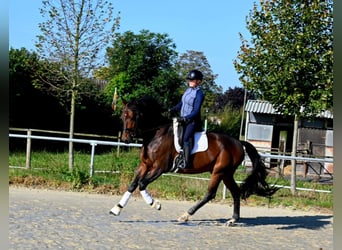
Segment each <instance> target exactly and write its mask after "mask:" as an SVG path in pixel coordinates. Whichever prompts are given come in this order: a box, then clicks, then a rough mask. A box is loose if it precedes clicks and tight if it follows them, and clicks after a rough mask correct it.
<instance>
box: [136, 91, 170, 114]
mask: <svg viewBox="0 0 342 250" xmlns="http://www.w3.org/2000/svg"><path fill="white" fill-rule="evenodd" d="M130 103H131V105H134V106H135V107H136V109H137V110H139V112H141V113H143V114H144V115H148V114H149V113H153V115H154V116H155V115H161V114H162V112H163V110H164V109H163V108H162V106H161V105H160V104H159V102H158V101H157V100H156V99H155V98H153V97H152V96H149V95H144V96H142V97H140V98H138V99H135V100H133V101H132V102H130Z"/></svg>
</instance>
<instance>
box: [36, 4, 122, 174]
mask: <svg viewBox="0 0 342 250" xmlns="http://www.w3.org/2000/svg"><path fill="white" fill-rule="evenodd" d="M42 4H43V7H42V8H41V9H40V13H41V15H42V16H43V18H44V19H45V21H44V22H42V23H40V24H39V28H40V30H41V33H42V34H41V35H39V36H38V42H37V44H36V46H37V49H38V52H39V54H40V56H42V57H43V58H44V59H45V60H46V61H47V62H46V64H45V65H46V69H45V70H49V71H51V74H52V75H54V76H55V78H56V80H57V83H60V84H56V81H50V79H44V78H42V79H41V84H37V86H43V85H45V86H48V89H49V90H51V91H55V93H56V95H57V96H59V98H60V99H62V100H63V99H66V100H70V111H69V112H70V126H69V132H70V135H69V137H70V139H72V138H73V135H74V120H75V106H76V102H77V98H78V97H79V96H80V95H81V94H82V91H83V90H84V89H82V85H83V84H84V79H86V78H88V77H89V76H91V74H92V73H93V69H94V68H96V67H99V65H100V64H101V61H100V60H99V59H98V56H99V55H101V51H102V49H103V48H104V46H106V45H107V44H108V42H110V40H111V39H112V38H113V37H114V35H115V32H114V31H115V29H116V28H117V27H118V25H119V20H120V19H119V18H116V19H115V18H113V6H112V4H111V3H109V2H107V1H106V0H96V1H93V0H77V1H74V0H54V1H47V0H43V1H42ZM51 62H53V63H54V64H51ZM46 84H47V85H46ZM73 163H74V157H73V143H72V142H70V143H69V169H70V170H72V168H73Z"/></svg>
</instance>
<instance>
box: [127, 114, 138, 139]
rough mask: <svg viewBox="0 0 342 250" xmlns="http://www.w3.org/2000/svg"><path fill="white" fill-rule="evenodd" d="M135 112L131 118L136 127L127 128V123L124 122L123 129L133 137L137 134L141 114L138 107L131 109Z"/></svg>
mask: <svg viewBox="0 0 342 250" xmlns="http://www.w3.org/2000/svg"><path fill="white" fill-rule="evenodd" d="M130 110H131V111H132V112H133V117H132V118H131V119H132V120H133V121H134V124H135V125H134V128H126V123H125V122H124V128H123V131H124V132H126V133H128V134H129V135H130V136H131V137H132V138H134V137H135V136H136V132H137V127H138V119H139V115H138V112H137V110H136V109H130Z"/></svg>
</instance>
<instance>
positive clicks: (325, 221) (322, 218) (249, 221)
mask: <svg viewBox="0 0 342 250" xmlns="http://www.w3.org/2000/svg"><path fill="white" fill-rule="evenodd" d="M332 217H333V216H332V215H305V216H284V217H282V216H267V217H266V216H265V217H264V216H262V217H255V218H240V220H239V221H238V222H237V223H236V224H235V226H242V227H253V226H254V227H255V226H267V225H277V226H278V227H277V229H281V230H292V229H299V228H303V229H310V230H317V229H320V228H323V227H325V226H327V225H330V224H332V220H331V219H332ZM120 222H122V223H148V224H158V223H161V224H163V223H173V224H176V225H182V226H224V225H225V224H226V222H227V219H213V220H206V219H198V220H196V219H190V220H189V221H188V222H178V221H177V220H167V221H165V220H120Z"/></svg>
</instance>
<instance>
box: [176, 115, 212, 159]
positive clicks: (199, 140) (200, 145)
mask: <svg viewBox="0 0 342 250" xmlns="http://www.w3.org/2000/svg"><path fill="white" fill-rule="evenodd" d="M173 134H174V145H175V148H176V151H177V152H178V153H179V152H181V151H182V146H183V145H182V144H183V140H182V139H183V126H182V125H180V124H179V122H178V121H177V119H176V118H174V119H173ZM207 149H208V137H207V132H206V131H200V132H195V135H194V140H193V148H192V150H191V154H195V153H197V152H203V151H206V150H207Z"/></svg>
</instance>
